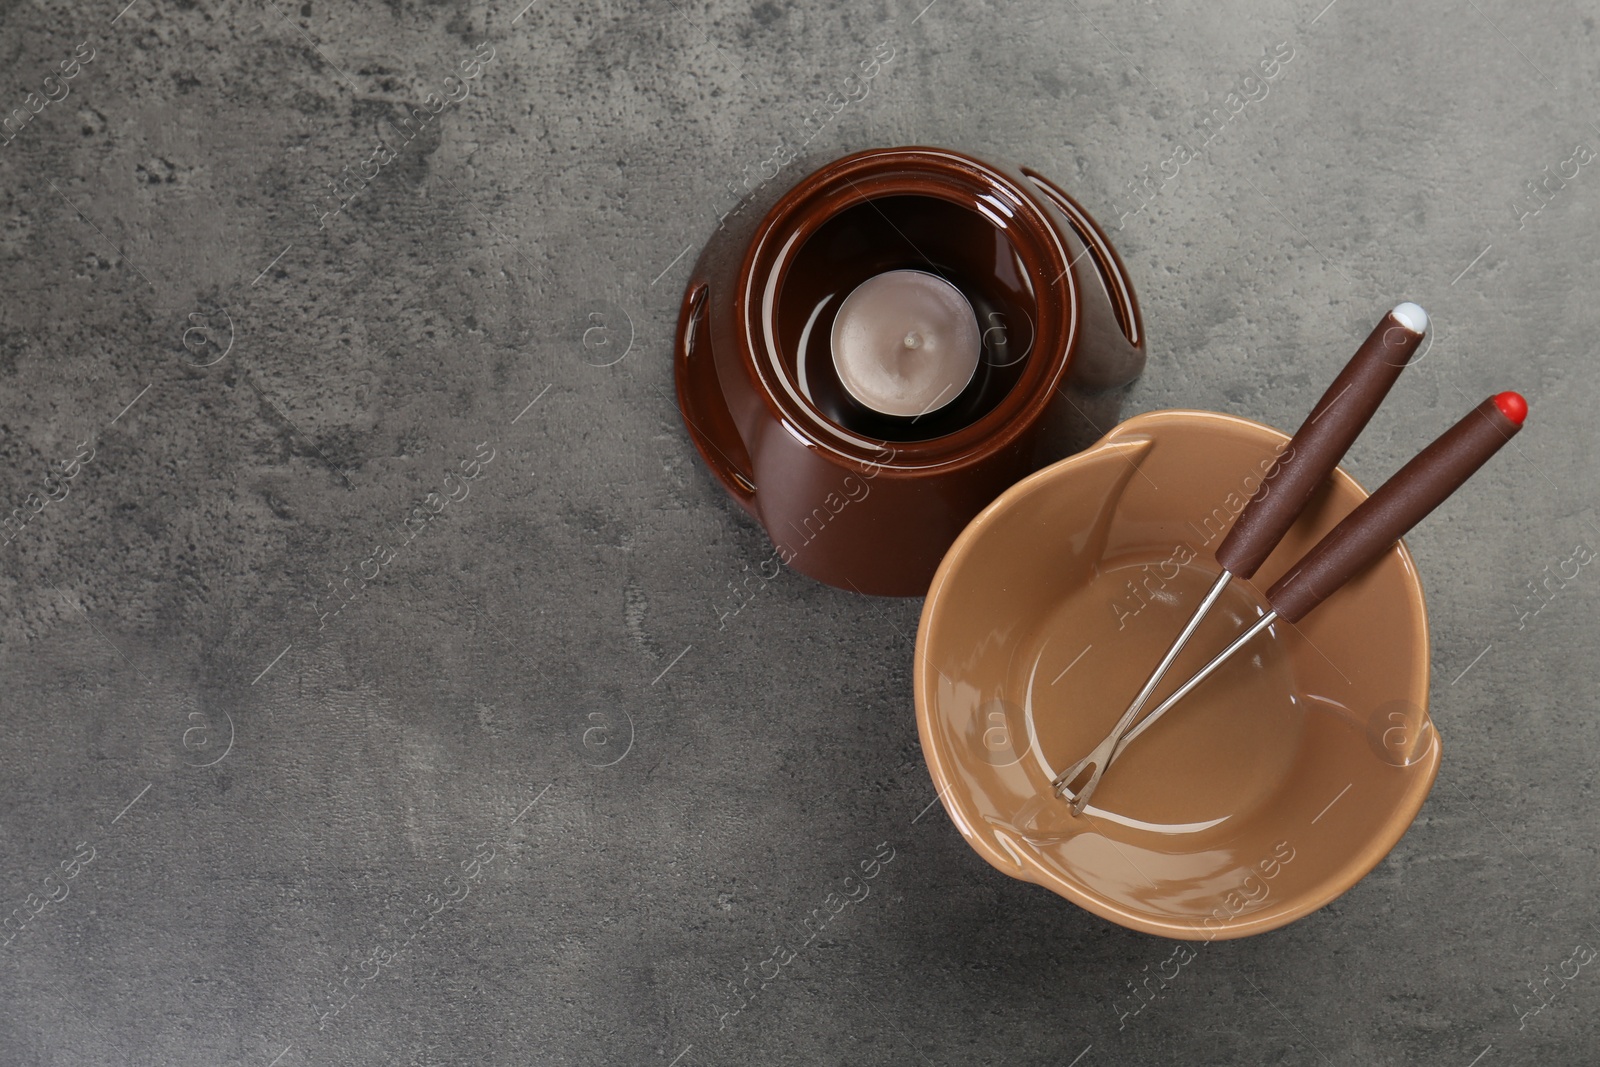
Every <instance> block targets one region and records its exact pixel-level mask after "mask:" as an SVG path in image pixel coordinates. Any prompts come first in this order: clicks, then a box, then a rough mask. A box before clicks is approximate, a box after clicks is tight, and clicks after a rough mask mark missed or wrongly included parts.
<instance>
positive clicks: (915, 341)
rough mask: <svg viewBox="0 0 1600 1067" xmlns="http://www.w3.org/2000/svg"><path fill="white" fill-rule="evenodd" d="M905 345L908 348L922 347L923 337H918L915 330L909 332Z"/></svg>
mask: <svg viewBox="0 0 1600 1067" xmlns="http://www.w3.org/2000/svg"><path fill="white" fill-rule="evenodd" d="M905 346H906V347H907V348H921V347H922V338H921V337H918V336H917V334H916V332H915V331H913V332H911V333H908V334H906V340H905Z"/></svg>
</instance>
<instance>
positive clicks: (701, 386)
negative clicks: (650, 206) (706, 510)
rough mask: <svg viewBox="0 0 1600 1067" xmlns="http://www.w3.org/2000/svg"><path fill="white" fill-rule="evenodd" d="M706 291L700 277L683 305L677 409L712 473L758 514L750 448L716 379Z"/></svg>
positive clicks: (677, 350)
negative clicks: (751, 473) (707, 316)
mask: <svg viewBox="0 0 1600 1067" xmlns="http://www.w3.org/2000/svg"><path fill="white" fill-rule="evenodd" d="M706 293H707V286H706V283H705V282H704V281H699V282H697V283H695V284H693V285H691V286H690V287H689V288H688V289H687V290H685V292H684V294H683V308H684V310H683V313H682V314H681V315H680V316H679V319H678V322H679V326H678V338H677V344H676V346H675V352H674V361H675V363H676V364H677V365H676V366H675V367H674V368H673V369H674V372H675V377H676V379H677V383H678V411H679V413H680V414H681V415H682V416H683V423H684V425H685V426H687V427H688V428H689V436H690V437H691V438H692V439H693V440H694V444H695V447H696V448H697V449H698V450H699V452H700V458H701V459H703V460H705V463H706V466H707V467H709V468H710V470H711V473H712V475H713V476H714V477H715V478H716V479H717V481H719V482H721V483H722V487H723V488H724V489H726V490H727V491H728V492H729V494H730V495H732V497H733V499H734V500H735V501H737V502H738V504H739V506H740V507H742V508H744V509H745V510H746V511H748V512H750V513H751V514H752V515H754V514H755V499H756V483H755V479H753V478H751V477H750V474H749V473H748V472H749V470H750V468H751V463H750V453H749V451H748V450H747V449H746V448H745V445H744V441H743V439H742V438H741V437H740V436H739V428H738V426H737V425H735V424H734V421H733V415H732V414H731V413H730V412H729V411H728V402H727V400H726V398H725V397H724V396H723V393H722V383H721V382H720V381H718V380H717V367H716V364H715V362H714V361H713V360H712V357H711V336H710V331H709V330H708V329H707V328H706V321H705V319H706Z"/></svg>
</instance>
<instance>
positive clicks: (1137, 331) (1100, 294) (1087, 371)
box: [1021, 167, 1145, 389]
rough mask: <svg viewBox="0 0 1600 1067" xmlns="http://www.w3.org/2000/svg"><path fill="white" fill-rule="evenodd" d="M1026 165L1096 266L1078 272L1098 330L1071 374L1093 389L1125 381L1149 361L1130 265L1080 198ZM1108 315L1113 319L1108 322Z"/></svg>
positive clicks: (1090, 321) (1085, 309) (1083, 304)
mask: <svg viewBox="0 0 1600 1067" xmlns="http://www.w3.org/2000/svg"><path fill="white" fill-rule="evenodd" d="M1021 169H1022V173H1023V174H1024V175H1026V176H1027V178H1028V179H1029V180H1030V181H1032V182H1033V184H1034V185H1036V186H1037V187H1038V188H1039V191H1040V192H1042V193H1043V194H1044V195H1045V198H1046V199H1047V200H1048V201H1049V202H1050V205H1051V206H1052V207H1054V208H1055V209H1056V210H1057V211H1059V212H1061V214H1062V215H1063V216H1065V217H1066V220H1067V222H1068V223H1069V224H1070V225H1071V226H1072V229H1073V232H1074V233H1075V234H1076V235H1077V237H1078V239H1079V240H1081V241H1082V242H1083V246H1084V249H1083V250H1084V251H1086V252H1088V254H1089V259H1090V260H1091V261H1093V263H1094V266H1095V273H1094V274H1093V275H1091V276H1089V277H1085V276H1084V275H1083V274H1081V273H1079V274H1075V276H1076V277H1077V278H1079V279H1080V285H1079V289H1080V293H1079V304H1080V311H1081V312H1082V314H1083V316H1084V319H1085V322H1086V325H1091V326H1098V327H1099V328H1098V329H1090V330H1087V331H1084V335H1083V336H1084V340H1085V341H1089V342H1090V345H1089V347H1086V348H1084V349H1083V350H1082V351H1080V353H1079V356H1078V358H1076V359H1075V360H1074V361H1073V363H1074V366H1073V370H1072V371H1071V373H1070V377H1071V378H1072V379H1074V380H1075V381H1077V382H1078V383H1079V384H1080V385H1081V386H1083V387H1085V388H1088V389H1110V388H1114V387H1116V386H1119V385H1126V384H1128V383H1129V382H1131V381H1133V380H1134V379H1135V378H1137V377H1138V376H1139V374H1140V373H1141V372H1142V371H1143V370H1144V359H1145V352H1144V320H1143V318H1142V317H1141V316H1140V314H1139V299H1138V297H1136V296H1135V295H1134V293H1133V282H1132V281H1131V280H1130V279H1129V277H1128V271H1127V268H1126V267H1124V266H1123V265H1122V259H1121V257H1120V256H1118V255H1117V250H1116V248H1114V247H1113V246H1112V244H1111V241H1110V240H1109V239H1108V238H1107V237H1106V235H1105V233H1104V232H1103V231H1102V230H1101V229H1100V226H1099V224H1097V223H1096V222H1095V221H1094V219H1093V218H1091V217H1090V215H1089V213H1088V212H1087V211H1085V210H1083V207H1082V206H1081V205H1079V203H1078V202H1077V201H1076V200H1074V199H1072V197H1070V196H1068V195H1067V194H1066V193H1065V192H1063V191H1062V189H1061V188H1060V187H1059V186H1057V185H1056V184H1055V183H1054V182H1052V181H1051V180H1050V179H1049V178H1046V177H1045V176H1044V175H1042V174H1040V173H1039V172H1038V171H1035V170H1032V169H1030V168H1028V167H1023V168H1021ZM1069 244H1070V242H1069ZM1090 278H1093V281H1090ZM1095 283H1098V284H1095ZM1108 318H1109V319H1111V320H1112V321H1106V320H1107V319H1108ZM1119 334H1120V336H1118V335H1119Z"/></svg>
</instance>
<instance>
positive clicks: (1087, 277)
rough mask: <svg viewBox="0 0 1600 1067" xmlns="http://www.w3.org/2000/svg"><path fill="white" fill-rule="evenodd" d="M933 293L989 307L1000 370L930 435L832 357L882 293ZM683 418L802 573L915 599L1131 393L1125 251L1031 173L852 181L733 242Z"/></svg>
mask: <svg viewBox="0 0 1600 1067" xmlns="http://www.w3.org/2000/svg"><path fill="white" fill-rule="evenodd" d="M898 269H915V270H923V271H927V272H929V273H934V274H937V275H939V276H940V277H942V278H944V279H946V280H947V281H949V282H950V283H951V284H952V285H954V286H956V287H957V288H958V289H959V290H960V291H961V292H962V294H963V295H964V296H965V297H966V298H967V299H968V301H970V302H971V303H972V306H973V308H974V310H975V312H976V313H977V316H978V320H979V325H980V328H981V329H982V331H983V337H984V355H983V358H982V362H981V363H980V366H979V369H978V372H977V373H976V374H975V375H974V376H973V379H972V382H971V383H970V384H969V386H968V387H967V388H966V389H965V390H964V391H963V392H962V393H961V395H960V396H959V397H957V399H956V400H955V401H954V402H952V403H950V404H948V405H946V406H944V407H942V408H940V409H939V410H937V411H934V412H931V413H930V414H928V415H927V416H925V417H921V418H917V419H904V418H897V417H894V416H885V415H881V414H878V413H875V412H872V411H869V410H867V409H866V408H865V407H864V406H863V405H860V404H859V403H856V402H855V401H854V400H853V399H852V398H851V397H850V396H849V395H848V394H847V393H846V392H845V390H844V389H843V388H842V386H841V385H840V383H839V381H838V378H837V375H836V373H835V371H834V369H833V364H832V359H831V352H830V349H829V337H830V335H831V332H832V325H833V316H834V315H835V313H836V312H837V310H838V307H839V305H840V303H842V302H843V300H844V298H845V297H846V296H847V295H848V294H849V293H850V292H851V291H852V290H854V289H855V287H856V286H857V285H859V284H860V283H861V282H862V281H864V280H866V279H867V278H869V277H872V276H874V275H876V274H879V273H882V272H885V271H889V270H898ZM675 360H676V364H675V372H676V380H677V390H678V404H679V409H680V411H681V412H682V414H683V418H684V423H685V425H686V427H687V428H688V430H689V433H690V436H691V437H692V438H693V440H694V442H695V445H696V447H697V448H698V449H699V451H700V454H701V456H702V458H703V459H704V460H705V461H706V464H707V466H708V467H709V468H710V469H711V471H712V472H713V473H714V474H715V475H716V477H717V478H718V480H719V481H720V482H721V483H722V485H723V486H724V487H725V488H726V489H727V490H728V492H729V493H730V494H732V495H733V497H734V499H735V500H737V501H738V502H739V504H740V505H741V506H742V507H744V508H745V509H746V510H747V511H749V512H750V513H751V514H752V515H754V516H755V517H756V518H757V519H758V520H759V521H760V522H761V523H762V525H763V526H764V527H765V528H766V530H767V532H768V534H769V535H770V536H771V538H772V540H773V542H774V544H775V545H776V546H777V548H778V551H779V554H780V556H781V557H782V558H783V560H784V561H785V562H786V563H787V564H788V565H790V566H791V567H793V568H794V569H795V570H798V571H800V572H801V573H804V574H808V575H811V576H812V577H814V578H817V579H819V580H821V581H824V582H828V583H829V584H832V585H838V586H841V587H844V588H851V589H856V590H858V591H860V592H865V593H879V594H885V595H900V596H912V595H919V594H921V593H923V592H925V591H926V589H927V585H928V581H929V579H930V578H931V577H932V575H933V572H934V569H935V568H936V567H937V566H938V562H939V560H940V559H941V558H942V556H943V555H944V552H945V550H946V549H947V548H948V547H949V545H950V543H951V542H952V541H953V540H954V539H955V537H956V535H957V534H959V533H960V531H961V529H962V528H963V527H964V526H965V525H966V523H967V522H968V521H969V520H970V519H971V518H972V516H974V515H976V514H977V513H978V511H979V510H980V509H981V508H983V506H984V505H986V504H987V503H988V502H989V501H991V500H993V499H994V497H995V496H996V495H998V494H999V493H1000V492H1001V491H1002V490H1004V489H1005V488H1006V487H1007V486H1009V485H1011V484H1013V483H1014V482H1016V481H1017V480H1018V479H1019V478H1022V477H1024V476H1026V475H1027V474H1028V473H1030V472H1032V471H1034V470H1036V469H1038V468H1039V467H1040V466H1042V465H1044V464H1046V463H1049V462H1051V461H1053V460H1055V459H1058V458H1060V456H1062V455H1064V454H1066V452H1067V451H1069V449H1068V448H1067V447H1064V445H1063V440H1064V437H1065V429H1066V427H1067V426H1068V425H1069V424H1070V423H1071V422H1072V420H1073V417H1074V414H1075V412H1074V401H1073V399H1072V397H1070V396H1069V395H1068V392H1069V391H1070V390H1071V389H1104V388H1106V387H1109V386H1113V385H1119V384H1123V383H1126V382H1127V381H1130V380H1132V378H1134V377H1135V376H1137V375H1138V373H1139V371H1140V370H1141V369H1142V368H1143V364H1144V348H1143V335H1142V327H1141V326H1140V321H1139V309H1138V304H1137V302H1136V301H1135V299H1134V296H1133V289H1132V286H1131V285H1130V284H1129V282H1128V279H1127V275H1126V272H1125V271H1124V269H1123V268H1122V264H1121V262H1120V261H1119V260H1118V259H1117V256H1116V253H1115V251H1113V250H1112V248H1111V245H1110V243H1109V241H1107V240H1106V238H1105V235H1104V234H1103V233H1101V232H1100V231H1099V229H1098V228H1097V227H1096V226H1095V224H1094V223H1093V221H1092V220H1091V219H1090V218H1089V216H1088V215H1087V214H1086V213H1084V212H1083V211H1082V209H1081V208H1079V207H1078V206H1077V205H1076V204H1075V203H1073V202H1072V201H1071V199H1070V198H1069V197H1067V196H1066V194H1065V193H1062V192H1061V191H1060V190H1059V189H1056V188H1055V187H1054V186H1053V185H1051V184H1050V183H1049V182H1047V181H1045V180H1044V179H1043V178H1041V177H1040V176H1038V175H1036V174H1033V173H1032V172H1030V171H1024V170H1020V169H1017V168H1014V167H1008V166H1003V165H999V164H993V163H986V162H984V161H982V160H977V159H974V158H972V157H970V156H966V155H963V154H961V153H957V152H951V151H948V150H944V149H932V148H898V149H878V150H873V151H869V152H861V153H858V154H856V155H853V156H849V157H846V158H844V159H841V160H836V161H834V162H832V163H830V164H828V165H827V166H824V167H822V168H820V169H818V170H816V171H814V172H813V173H811V174H810V175H808V176H807V177H805V178H803V179H801V180H800V182H799V183H798V184H796V185H795V186H794V187H793V188H792V189H790V190H789V191H788V192H786V193H784V194H783V195H782V196H781V197H779V198H778V199H777V200H776V202H775V203H774V204H773V205H772V207H771V209H770V210H769V211H767V212H766V213H765V215H763V216H761V217H760V219H759V221H755V216H754V214H753V213H751V214H747V215H746V216H744V221H743V222H742V223H736V224H734V225H730V226H729V227H728V228H726V229H724V230H721V231H719V232H718V233H717V234H716V235H715V236H714V237H713V239H712V241H711V242H710V243H708V244H707V246H706V249H705V250H704V252H703V253H702V254H701V256H700V259H699V261H698V262H697V263H696V264H695V267H694V271H693V273H692V275H691V278H690V281H689V284H688V287H687V289H686V290H685V293H684V301H683V307H682V310H681V313H680V316H679V325H678V338H677V350H676V354H675Z"/></svg>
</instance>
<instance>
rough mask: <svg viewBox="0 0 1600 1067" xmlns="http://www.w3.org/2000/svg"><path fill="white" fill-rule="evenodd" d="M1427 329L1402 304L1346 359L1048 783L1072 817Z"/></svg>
mask: <svg viewBox="0 0 1600 1067" xmlns="http://www.w3.org/2000/svg"><path fill="white" fill-rule="evenodd" d="M1427 330H1428V313H1427V312H1425V311H1423V310H1422V308H1420V307H1418V306H1417V305H1416V304H1413V303H1410V302H1407V303H1403V304H1400V305H1399V306H1398V307H1396V308H1395V309H1394V310H1393V311H1391V312H1389V313H1388V314H1387V315H1385V316H1384V317H1383V320H1382V321H1380V322H1379V323H1378V325H1377V326H1375V327H1374V328H1373V330H1372V333H1371V334H1369V335H1368V336H1367V339H1366V340H1365V341H1364V342H1362V344H1361V347H1360V348H1358V349H1356V354H1355V355H1353V356H1351V357H1350V362H1349V363H1347V364H1346V365H1345V368H1344V370H1342V371H1340V372H1339V376H1338V377H1337V378H1335V379H1334V380H1333V384H1332V385H1330V386H1328V390H1327V392H1325V393H1323V394H1322V399H1321V400H1318V401H1317V404H1316V406H1315V407H1313V408H1312V409H1311V413H1310V414H1309V415H1307V416H1306V421H1305V422H1304V423H1302V424H1301V426H1300V429H1299V430H1297V431H1296V432H1295V435H1294V437H1293V438H1291V439H1290V441H1289V444H1288V446H1287V447H1286V449H1285V450H1284V452H1283V453H1282V454H1281V455H1280V456H1279V457H1278V460H1277V462H1276V463H1275V464H1274V465H1273V467H1272V469H1271V470H1270V471H1268V472H1267V475H1266V477H1264V478H1263V479H1262V480H1261V486H1260V487H1259V488H1258V489H1257V490H1256V492H1255V494H1254V495H1253V496H1251V498H1250V502H1249V503H1247V504H1246V505H1245V507H1244V510H1243V511H1241V512H1240V513H1239V517H1238V519H1236V520H1235V521H1234V524H1233V528H1232V529H1231V530H1229V531H1228V536H1227V537H1226V538H1224V539H1223V541H1222V543H1221V544H1220V545H1218V546H1217V552H1216V559H1217V562H1218V563H1220V564H1222V573H1221V574H1219V575H1218V576H1217V579H1216V581H1215V582H1214V583H1213V584H1212V586H1211V588H1210V590H1208V591H1207V592H1206V595H1205V596H1204V598H1202V599H1201V601H1200V604H1199V606H1198V607H1196V608H1195V610H1194V613H1193V614H1192V615H1190V617H1189V621H1188V622H1187V623H1185V624H1184V627H1183V630H1182V631H1181V632H1180V633H1179V634H1178V637H1177V639H1176V640H1175V641H1173V643H1172V645H1171V646H1170V647H1168V649H1167V652H1166V654H1165V655H1164V656H1162V657H1161V662H1159V663H1158V664H1156V668H1155V670H1154V671H1153V672H1151V674H1150V677H1149V678H1148V679H1146V680H1145V683H1144V687H1143V688H1142V689H1140V690H1139V694H1138V695H1137V696H1136V697H1134V698H1133V703H1132V704H1129V705H1128V708H1127V710H1126V711H1124V712H1123V713H1122V717H1121V718H1120V719H1118V720H1117V724H1116V725H1115V726H1114V727H1112V729H1111V732H1110V733H1109V734H1107V735H1106V737H1105V739H1104V740H1102V741H1101V742H1100V743H1099V744H1098V745H1096V746H1095V747H1094V749H1093V750H1092V751H1090V752H1089V754H1088V755H1086V756H1084V757H1083V758H1082V759H1080V760H1079V761H1078V762H1076V763H1074V764H1073V765H1072V766H1070V767H1068V768H1067V769H1066V770H1064V771H1062V772H1061V773H1060V774H1058V775H1057V776H1056V777H1055V780H1054V781H1053V782H1052V783H1051V785H1052V787H1053V788H1054V791H1055V792H1056V793H1057V794H1059V795H1066V796H1067V797H1068V798H1069V799H1070V800H1071V801H1072V810H1073V814H1077V813H1079V812H1081V811H1082V810H1083V803H1084V800H1085V798H1087V796H1088V794H1089V793H1091V792H1093V791H1094V787H1095V785H1096V784H1098V783H1099V781H1100V776H1101V775H1102V774H1103V773H1105V769H1106V766H1107V764H1109V763H1110V761H1111V757H1112V753H1113V752H1114V751H1115V750H1116V746H1117V744H1118V742H1119V741H1121V739H1122V736H1123V734H1124V733H1125V732H1126V731H1127V730H1128V729H1129V728H1130V727H1131V726H1132V725H1133V722H1134V720H1135V719H1136V718H1138V716H1139V712H1140V711H1142V710H1143V709H1144V706H1145V704H1146V703H1147V702H1148V701H1149V700H1150V696H1151V694H1153V693H1154V692H1155V690H1156V686H1158V685H1159V684H1161V679H1162V678H1163V677H1164V676H1165V675H1166V673H1167V670H1168V669H1169V668H1170V667H1171V666H1172V664H1173V661H1174V660H1176V659H1177V658H1178V654H1179V653H1180V652H1182V651H1183V648H1184V646H1185V645H1186V644H1188V643H1189V638H1191V637H1192V636H1194V632H1195V630H1196V629H1198V628H1199V626H1200V623H1201V622H1202V621H1203V620H1204V619H1205V617H1206V615H1207V613H1208V612H1210V610H1211V608H1212V605H1214V604H1215V603H1216V602H1217V598H1218V597H1220V596H1221V595H1222V591H1223V590H1224V589H1226V588H1227V586H1228V583H1229V582H1230V581H1231V580H1232V579H1233V578H1235V577H1238V578H1244V579H1249V578H1250V576H1251V575H1253V574H1255V572H1256V569H1257V568H1258V567H1260V566H1261V564H1262V562H1263V561H1264V560H1266V558H1267V556H1269V555H1270V554H1271V553H1272V550H1273V549H1274V548H1275V547H1277V544H1278V542H1279V541H1281V540H1282V539H1283V535H1284V534H1285V533H1286V532H1287V531H1288V529H1289V527H1290V526H1292V525H1294V521H1295V519H1297V518H1299V517H1300V513H1301V512H1302V511H1304V510H1305V506H1306V504H1307V502H1309V501H1310V499H1311V494H1312V493H1314V492H1315V491H1316V489H1317V487H1318V486H1320V485H1321V484H1322V482H1323V480H1324V479H1325V478H1327V476H1328V475H1329V474H1331V473H1332V472H1333V469H1334V468H1335V467H1337V466H1338V465H1339V460H1341V459H1342V458H1344V454H1345V452H1346V451H1348V450H1349V448H1350V445H1351V442H1353V441H1354V440H1355V439H1356V437H1357V435H1359V434H1360V433H1361V431H1362V429H1363V428H1364V427H1365V426H1366V425H1367V423H1368V421H1369V420H1371V418H1372V415H1373V412H1375V411H1377V409H1378V405H1379V404H1380V403H1382V402H1383V398H1384V397H1385V396H1386V395H1388V392H1389V389H1390V387H1391V386H1393V385H1394V383H1395V379H1396V378H1398V377H1399V376H1400V372H1401V371H1402V370H1404V369H1405V367H1406V364H1407V363H1408V362H1409V361H1410V359H1411V356H1412V354H1413V353H1415V352H1416V350H1417V346H1418V345H1419V344H1421V343H1422V338H1423V335H1424V334H1426V333H1427ZM1091 767H1092V768H1093V771H1092V772H1091V773H1090V775H1089V779H1088V781H1087V782H1086V783H1085V784H1084V786H1083V788H1082V790H1081V791H1080V792H1079V793H1078V794H1077V796H1076V798H1074V797H1073V795H1072V792H1071V790H1070V788H1069V787H1070V786H1071V785H1072V783H1073V782H1075V781H1077V780H1078V779H1079V778H1081V777H1082V776H1083V773H1084V772H1085V771H1086V770H1089V768H1091Z"/></svg>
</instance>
